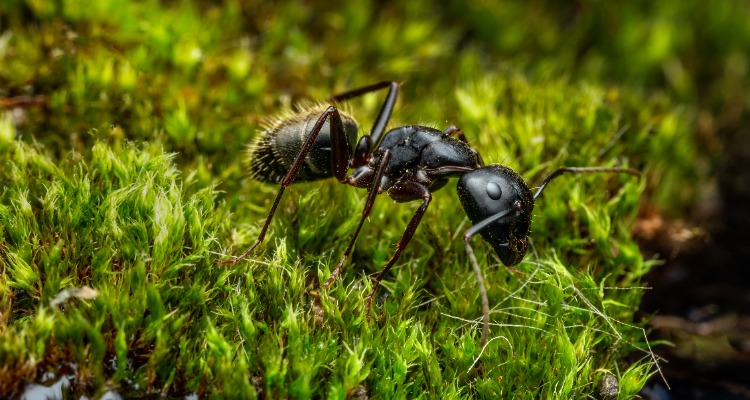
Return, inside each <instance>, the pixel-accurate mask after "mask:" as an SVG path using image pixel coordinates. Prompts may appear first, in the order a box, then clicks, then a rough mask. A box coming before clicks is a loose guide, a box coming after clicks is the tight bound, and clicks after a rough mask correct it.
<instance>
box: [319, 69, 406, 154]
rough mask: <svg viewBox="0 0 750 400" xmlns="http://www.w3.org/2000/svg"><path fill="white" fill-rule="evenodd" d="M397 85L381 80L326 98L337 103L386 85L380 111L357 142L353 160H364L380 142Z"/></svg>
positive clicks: (389, 115) (391, 111)
mask: <svg viewBox="0 0 750 400" xmlns="http://www.w3.org/2000/svg"><path fill="white" fill-rule="evenodd" d="M398 86H399V84H398V82H392V81H383V82H378V83H376V84H373V85H370V86H365V87H363V88H359V89H354V90H351V91H349V92H345V93H341V94H338V95H335V96H331V97H330V98H329V99H328V101H329V102H331V103H338V102H341V101H344V100H349V99H351V98H354V97H357V96H361V95H363V94H366V93H370V92H374V91H376V90H380V89H384V88H386V87H387V88H388V94H387V95H386V98H385V101H384V102H383V105H382V106H381V107H380V112H378V116H377V118H375V122H374V123H373V125H372V129H370V134H369V135H365V136H363V137H362V138H361V139H360V140H359V143H357V148H356V150H355V152H354V159H355V160H358V161H359V160H361V161H362V162H364V161H365V160H366V158H367V157H366V156H367V155H368V154H369V153H370V151H372V149H376V148H377V147H378V145H379V144H380V139H382V136H383V132H385V126H386V124H388V120H390V119H391V114H392V113H393V107H394V105H395V104H396V97H397V96H398Z"/></svg>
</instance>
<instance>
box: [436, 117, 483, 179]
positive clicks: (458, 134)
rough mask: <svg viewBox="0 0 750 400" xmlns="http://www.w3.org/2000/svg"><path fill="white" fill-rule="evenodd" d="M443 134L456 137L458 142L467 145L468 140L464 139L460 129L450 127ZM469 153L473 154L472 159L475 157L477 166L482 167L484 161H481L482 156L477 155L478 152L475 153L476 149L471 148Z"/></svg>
mask: <svg viewBox="0 0 750 400" xmlns="http://www.w3.org/2000/svg"><path fill="white" fill-rule="evenodd" d="M443 134H445V135H448V136H453V135H456V137H457V138H458V140H460V141H462V142H464V143H466V144H469V140H468V139H466V135H464V132H463V131H462V130H461V128H459V127H457V126H456V125H451V126H449V127H448V128H446V129H445V130H444V131H443ZM471 152H472V154H474V157H476V159H477V164H479V167H480V168H481V167H484V159H482V155H481V154H479V151H477V149H475V148H473V147H472V148H471Z"/></svg>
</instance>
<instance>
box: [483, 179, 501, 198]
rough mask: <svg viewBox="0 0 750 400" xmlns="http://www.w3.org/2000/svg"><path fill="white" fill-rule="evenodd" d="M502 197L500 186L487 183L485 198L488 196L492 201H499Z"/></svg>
mask: <svg viewBox="0 0 750 400" xmlns="http://www.w3.org/2000/svg"><path fill="white" fill-rule="evenodd" d="M502 195H503V190H502V189H500V185H498V184H497V183H495V182H487V196H490V198H491V199H492V200H499V199H500V197H502Z"/></svg>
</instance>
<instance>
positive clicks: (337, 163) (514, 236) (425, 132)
mask: <svg viewBox="0 0 750 400" xmlns="http://www.w3.org/2000/svg"><path fill="white" fill-rule="evenodd" d="M385 88H388V94H387V95H386V99H385V102H384V103H383V105H382V106H381V108H380V112H379V113H378V116H377V118H376V119H375V123H374V124H373V127H372V129H371V130H370V134H369V135H364V136H362V137H360V138H359V140H357V137H358V133H357V122H356V121H355V120H354V118H352V117H351V116H350V115H348V114H346V113H345V112H343V111H341V110H339V109H338V107H336V104H338V103H340V102H342V101H345V100H349V99H352V98H354V97H358V96H361V95H364V94H366V93H370V92H374V91H377V90H381V89H385ZM398 89H399V84H398V83H396V82H390V81H384V82H379V83H376V84H373V85H370V86H365V87H363V88H359V89H356V90H352V91H349V92H346V93H342V94H339V95H335V96H332V97H330V98H329V99H328V100H327V101H326V102H325V103H320V104H317V105H313V106H311V107H307V108H305V109H303V110H300V111H298V112H297V113H294V114H292V115H291V116H290V117H288V118H280V119H277V120H276V121H275V122H274V123H272V124H270V126H269V127H268V128H267V129H266V130H265V131H264V132H263V133H262V134H261V135H260V136H259V138H258V139H257V140H256V141H255V143H254V145H252V146H251V148H250V150H249V153H250V174H251V176H252V177H253V178H254V179H257V180H259V181H263V182H271V183H278V184H281V187H280V189H279V192H278V194H277V195H276V199H275V200H274V202H273V206H271V211H270V212H269V213H268V217H267V218H266V222H265V224H264V225H263V228H262V229H261V231H260V234H259V235H258V239H257V240H256V241H255V243H254V244H253V245H252V246H251V247H250V248H249V249H248V250H247V251H245V252H244V253H243V254H242V255H240V256H238V257H235V258H233V259H231V260H223V261H220V264H232V265H234V264H236V263H237V262H239V261H240V260H242V259H243V258H245V257H247V256H248V255H249V254H250V253H252V252H253V250H255V248H256V247H258V245H260V244H261V242H263V239H264V238H265V235H266V231H267V230H268V227H269V225H270V224H271V219H272V218H273V216H274V213H275V212H276V208H277V207H278V205H279V201H280V200H281V197H282V195H283V194H284V190H286V188H287V187H288V186H289V185H291V184H292V183H294V182H300V181H313V180H318V179H324V178H330V177H332V176H333V177H335V178H336V179H337V180H338V181H339V182H341V183H343V184H347V185H351V186H354V187H358V188H366V189H367V192H368V195H367V201H366V202H365V206H364V209H363V210H362V217H361V218H360V220H359V224H358V225H357V228H356V230H355V231H354V235H352V237H351V239H350V241H349V245H348V246H347V247H346V250H345V251H344V254H343V256H342V257H341V261H339V263H338V264H337V265H336V268H335V269H334V270H333V272H332V273H331V276H330V277H329V278H328V280H326V281H325V283H323V285H322V287H323V289H328V288H329V287H330V286H331V285H332V284H333V282H334V281H335V280H336V278H337V277H338V276H339V274H341V271H342V269H343V267H344V264H345V263H346V260H347V259H348V258H349V254H350V253H351V250H352V248H353V247H354V243H355V241H356V240H357V236H358V235H359V232H360V229H361V228H362V224H363V223H364V221H365V219H366V218H367V216H368V215H369V214H370V211H371V210H372V206H373V203H374V202H375V197H376V196H377V195H378V194H381V193H383V192H387V193H388V195H389V196H390V197H391V198H392V199H393V200H395V201H396V202H408V201H413V200H421V201H422V205H421V206H420V207H419V209H417V211H416V212H415V213H414V216H413V217H412V219H411V221H409V224H408V225H407V226H406V231H405V232H404V234H403V236H402V237H401V239H400V240H399V241H398V243H397V245H396V251H395V252H394V253H393V255H392V256H391V258H390V259H389V260H388V262H387V263H386V265H385V266H384V267H383V268H382V269H381V270H380V272H379V273H378V274H377V276H376V277H375V282H374V283H373V287H372V290H371V291H370V293H369V294H368V295H367V307H366V311H365V312H366V313H367V315H368V316H369V311H370V309H371V308H372V298H373V296H374V294H375V291H376V289H377V288H378V286H379V284H380V281H381V280H382V279H383V277H384V276H385V274H386V273H388V271H389V270H390V269H391V267H392V266H393V265H394V264H395V262H396V261H397V260H398V259H399V257H400V256H401V253H402V252H403V250H404V248H406V246H407V245H408V244H409V241H410V240H411V238H412V237H413V236H414V232H415V231H416V229H417V226H419V223H420V221H421V220H422V217H423V216H424V214H425V211H427V207H428V206H429V205H430V202H431V201H432V192H434V191H436V190H438V189H440V188H442V187H443V186H445V184H446V183H448V179H449V178H452V177H459V181H458V186H457V192H458V198H459V200H460V202H461V205H462V206H463V208H464V211H465V212H466V214H467V216H468V217H469V220H471V222H472V224H473V226H472V227H471V228H469V230H467V231H466V233H465V234H464V242H465V244H466V251H467V253H468V254H469V259H470V261H471V264H472V266H473V268H474V272H475V274H476V276H477V281H478V284H479V290H480V294H481V297H482V311H483V319H482V323H483V327H482V339H481V342H480V343H481V345H484V344H485V343H486V342H487V337H488V335H489V314H490V310H489V300H488V299H487V291H486V289H485V286H484V280H483V279H482V272H481V270H480V268H479V264H478V263H477V260H476V257H475V256H474V251H473V249H472V247H471V245H470V244H469V241H470V240H471V238H472V237H473V236H475V235H476V234H477V233H479V234H480V235H481V236H482V238H483V239H484V240H485V241H487V242H488V243H489V244H490V245H492V247H493V249H494V250H495V252H496V253H497V255H498V256H499V257H500V260H501V261H502V262H503V264H505V265H506V266H508V267H512V266H513V265H516V264H518V263H519V262H520V261H521V260H522V259H523V257H524V255H525V254H526V249H527V246H528V245H527V238H528V234H529V229H530V225H531V212H532V210H533V208H534V201H535V200H536V199H537V198H538V197H539V195H540V194H541V193H542V190H544V188H545V187H546V186H547V184H548V183H549V182H550V181H552V180H553V179H555V178H557V177H558V176H560V175H562V174H564V173H590V172H608V173H624V174H630V175H634V176H640V173H639V172H638V171H636V170H633V169H628V168H605V167H562V168H559V169H557V170H556V171H554V172H553V173H552V174H550V175H549V176H547V177H546V178H545V179H544V181H543V182H542V184H541V186H540V187H539V189H537V191H536V193H534V194H532V193H531V190H530V189H529V187H528V185H526V183H525V182H524V180H523V178H522V177H521V176H520V175H519V174H518V173H517V172H516V171H514V170H512V169H511V168H509V167H506V166H504V165H499V164H492V165H485V164H484V161H483V160H482V157H481V155H480V154H479V152H478V151H477V150H476V149H475V148H473V147H471V146H469V144H468V142H467V140H466V136H464V134H463V132H461V130H460V129H459V128H457V127H455V126H451V127H449V128H448V129H446V130H444V131H440V130H437V129H434V128H430V127H426V126H419V125H407V126H401V127H397V128H393V129H391V130H389V131H388V132H385V128H386V125H387V123H388V120H389V119H390V117H391V113H392V112H393V107H394V104H395V103H396V97H397V95H398ZM384 132H385V134H384ZM350 169H353V170H354V171H353V172H352V174H351V175H347V173H348V171H349V170H350Z"/></svg>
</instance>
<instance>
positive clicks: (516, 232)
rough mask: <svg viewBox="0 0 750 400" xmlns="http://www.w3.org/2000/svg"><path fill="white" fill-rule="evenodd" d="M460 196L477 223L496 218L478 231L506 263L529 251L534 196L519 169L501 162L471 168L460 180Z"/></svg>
mask: <svg viewBox="0 0 750 400" xmlns="http://www.w3.org/2000/svg"><path fill="white" fill-rule="evenodd" d="M457 190H458V198H459V200H461V205H462V206H463V208H464V211H466V215H467V216H468V217H469V220H471V222H472V224H474V225H475V226H476V225H477V224H479V223H480V222H482V221H486V220H488V218H491V217H493V216H496V217H499V218H497V219H496V220H494V221H492V222H490V223H489V224H487V226H485V227H482V228H480V229H481V230H480V231H479V233H480V234H481V235H482V238H483V239H484V240H485V241H487V242H488V243H489V244H491V245H492V247H493V248H494V249H495V253H497V255H498V256H499V257H500V260H501V261H502V262H503V264H505V265H507V266H512V265H516V264H518V263H519V262H520V261H521V260H522V259H523V257H524V255H526V248H527V241H526V238H527V236H528V234H529V229H530V227H531V211H532V210H533V209H534V196H533V195H532V193H531V190H529V187H528V186H527V185H526V183H525V182H524V180H523V178H521V175H519V174H518V173H517V172H516V171H513V170H512V169H510V168H508V167H506V166H504V165H499V164H494V165H488V166H486V167H482V168H479V169H476V170H474V171H471V172H468V173H466V174H464V175H463V176H461V179H459V181H458V187H457Z"/></svg>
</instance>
